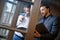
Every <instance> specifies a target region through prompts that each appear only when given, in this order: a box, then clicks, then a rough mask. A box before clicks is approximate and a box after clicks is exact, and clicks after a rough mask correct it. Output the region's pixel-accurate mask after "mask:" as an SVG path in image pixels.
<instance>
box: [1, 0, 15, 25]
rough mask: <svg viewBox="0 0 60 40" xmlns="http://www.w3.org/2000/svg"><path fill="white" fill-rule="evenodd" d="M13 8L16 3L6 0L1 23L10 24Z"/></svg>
mask: <svg viewBox="0 0 60 40" xmlns="http://www.w3.org/2000/svg"><path fill="white" fill-rule="evenodd" d="M10 1H12V0H10ZM15 9H16V3H15V4H14V3H13V2H9V1H6V3H5V6H4V10H3V14H2V18H1V19H2V20H1V23H2V24H9V25H10V24H11V21H12V18H13V15H14V12H15Z"/></svg>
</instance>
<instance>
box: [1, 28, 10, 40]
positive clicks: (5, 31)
mask: <svg viewBox="0 0 60 40" xmlns="http://www.w3.org/2000/svg"><path fill="white" fill-rule="evenodd" d="M8 33H9V30H6V29H1V28H0V40H6V38H7V36H8Z"/></svg>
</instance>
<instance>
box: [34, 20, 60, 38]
mask: <svg viewBox="0 0 60 40" xmlns="http://www.w3.org/2000/svg"><path fill="white" fill-rule="evenodd" d="M58 26H59V23H58V20H57V19H55V20H54V21H53V24H52V28H51V31H50V33H45V34H40V35H38V34H35V35H38V36H36V37H39V36H40V37H43V38H54V37H55V36H56V34H57V31H58Z"/></svg>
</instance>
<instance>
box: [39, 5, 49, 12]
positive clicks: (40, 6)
mask: <svg viewBox="0 0 60 40" xmlns="http://www.w3.org/2000/svg"><path fill="white" fill-rule="evenodd" d="M43 6H45V7H46V8H47V9H48V8H49V12H50V7H49V6H48V5H47V4H41V6H40V7H43Z"/></svg>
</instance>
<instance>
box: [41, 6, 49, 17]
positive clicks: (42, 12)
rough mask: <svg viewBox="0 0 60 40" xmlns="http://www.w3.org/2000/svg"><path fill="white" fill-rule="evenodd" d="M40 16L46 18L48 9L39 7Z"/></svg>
mask: <svg viewBox="0 0 60 40" xmlns="http://www.w3.org/2000/svg"><path fill="white" fill-rule="evenodd" d="M40 11H41V15H42V16H46V15H47V13H48V12H49V9H48V8H46V7H45V6H42V7H40Z"/></svg>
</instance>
